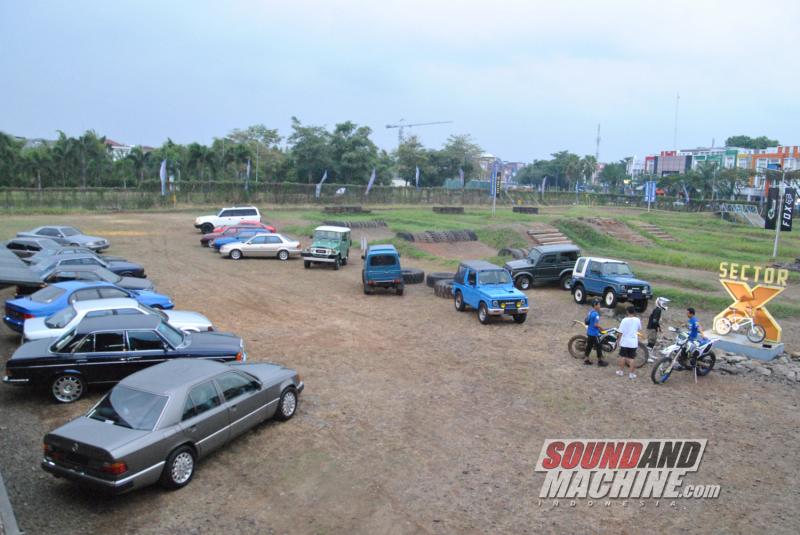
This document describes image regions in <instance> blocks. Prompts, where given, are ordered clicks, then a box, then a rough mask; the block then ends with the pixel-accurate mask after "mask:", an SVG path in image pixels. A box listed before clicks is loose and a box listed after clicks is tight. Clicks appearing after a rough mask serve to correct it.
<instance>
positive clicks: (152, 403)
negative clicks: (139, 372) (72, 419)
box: [88, 385, 168, 431]
mask: <svg viewBox="0 0 800 535" xmlns="http://www.w3.org/2000/svg"><path fill="white" fill-rule="evenodd" d="M167 399H168V398H167V396H159V395H157V394H151V393H150V392H142V391H141V390H136V389H135V388H130V387H127V386H123V385H118V386H116V387H114V388H113V389H112V390H111V392H109V393H108V394H107V395H106V397H104V398H103V399H102V400H101V401H100V403H98V404H97V405H96V406H95V408H93V409H92V410H91V411H90V412H89V414H88V416H89V418H91V419H92V420H100V421H101V422H105V423H109V424H114V425H119V426H122V427H127V428H129V429H138V430H140V431H152V430H153V428H154V427H155V426H156V423H158V419H159V417H160V416H161V413H162V412H163V411H164V407H165V406H166V405H167Z"/></svg>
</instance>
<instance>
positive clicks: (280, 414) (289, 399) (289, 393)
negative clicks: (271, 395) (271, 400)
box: [275, 386, 300, 422]
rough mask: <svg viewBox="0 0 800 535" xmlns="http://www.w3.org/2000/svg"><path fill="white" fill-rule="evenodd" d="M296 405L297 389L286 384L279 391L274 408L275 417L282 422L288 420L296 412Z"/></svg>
mask: <svg viewBox="0 0 800 535" xmlns="http://www.w3.org/2000/svg"><path fill="white" fill-rule="evenodd" d="M298 405H300V398H299V396H298V395H297V391H296V390H295V388H294V387H293V386H287V387H286V388H284V389H283V392H281V397H280V400H279V401H278V408H277V409H275V419H277V420H280V421H282V422H285V421H286V420H289V419H290V418H291V417H292V416H294V415H295V413H296V412H297V407H298Z"/></svg>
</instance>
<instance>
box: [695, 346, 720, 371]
mask: <svg viewBox="0 0 800 535" xmlns="http://www.w3.org/2000/svg"><path fill="white" fill-rule="evenodd" d="M716 362H717V356H716V355H715V354H714V352H713V351H709V352H708V353H706V354H705V355H702V356H701V357H699V358H698V359H697V365H696V368H697V375H699V376H700V377H703V376H705V375H708V374H709V373H710V372H711V370H713V369H714V364H716Z"/></svg>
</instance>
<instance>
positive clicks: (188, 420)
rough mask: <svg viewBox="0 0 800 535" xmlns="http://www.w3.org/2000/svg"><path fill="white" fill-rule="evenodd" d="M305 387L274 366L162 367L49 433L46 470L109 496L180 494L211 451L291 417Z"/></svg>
mask: <svg viewBox="0 0 800 535" xmlns="http://www.w3.org/2000/svg"><path fill="white" fill-rule="evenodd" d="M303 386H304V385H303V382H302V380H301V379H300V376H299V375H298V374H297V372H296V371H294V370H290V369H288V368H284V367H282V366H278V365H276V364H266V363H263V364H261V363H259V364H242V365H237V364H232V365H226V364H220V363H217V362H209V361H200V362H198V361H193V360H180V361H172V362H167V363H164V364H159V365H158V366H153V367H151V368H148V369H147V370H144V371H141V372H138V373H135V374H133V375H131V376H129V377H128V378H126V379H124V380H123V381H122V382H120V383H119V384H118V385H117V386H115V387H114V388H113V389H111V391H110V392H109V393H108V394H106V396H105V397H103V399H101V400H100V402H99V403H98V404H97V405H95V406H94V407H93V408H92V409H91V410H90V411H89V412H88V413H87V414H85V415H84V416H81V417H79V418H76V419H75V420H72V421H71V422H69V423H67V424H66V425H63V426H61V427H59V428H58V429H56V430H55V431H52V432H50V433H48V434H47V435H45V437H44V459H43V460H42V468H43V469H44V470H45V471H46V472H49V473H51V474H53V475H54V476H56V477H63V478H65V479H69V480H72V481H75V482H77V483H79V484H82V485H85V486H88V487H90V488H94V489H98V490H101V491H105V492H108V493H111V494H122V493H125V492H129V491H131V490H134V489H140V488H142V487H146V486H148V485H152V484H154V483H160V484H161V485H162V486H163V487H166V488H168V489H179V488H181V487H185V486H186V485H188V484H189V482H190V481H191V480H192V477H193V476H194V474H195V469H196V466H197V461H198V460H200V459H201V458H203V457H206V456H207V455H208V454H209V453H211V452H212V451H214V450H216V449H218V448H220V447H221V446H223V445H225V444H227V443H228V442H230V441H231V440H233V439H234V438H235V437H237V436H238V435H241V434H242V433H244V432H246V431H248V430H250V429H252V428H253V427H255V426H256V425H258V424H259V423H261V422H263V421H265V420H267V419H269V418H275V419H277V420H283V421H285V420H289V419H290V418H291V417H292V416H294V415H295V413H296V412H297V407H298V404H299V394H300V393H301V392H302V391H303ZM259 432H260V433H271V432H273V430H272V429H265V428H264V429H262V430H260V431H259ZM247 462H248V461H247V460H246V459H242V463H243V465H242V466H244V465H245V464H246V463H247Z"/></svg>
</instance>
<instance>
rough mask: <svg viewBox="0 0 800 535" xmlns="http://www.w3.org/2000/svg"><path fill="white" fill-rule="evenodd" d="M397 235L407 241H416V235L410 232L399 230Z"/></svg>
mask: <svg viewBox="0 0 800 535" xmlns="http://www.w3.org/2000/svg"><path fill="white" fill-rule="evenodd" d="M397 237H398V238H400V239H402V240H406V241H414V235H413V234H411V233H410V232H398V233H397Z"/></svg>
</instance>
